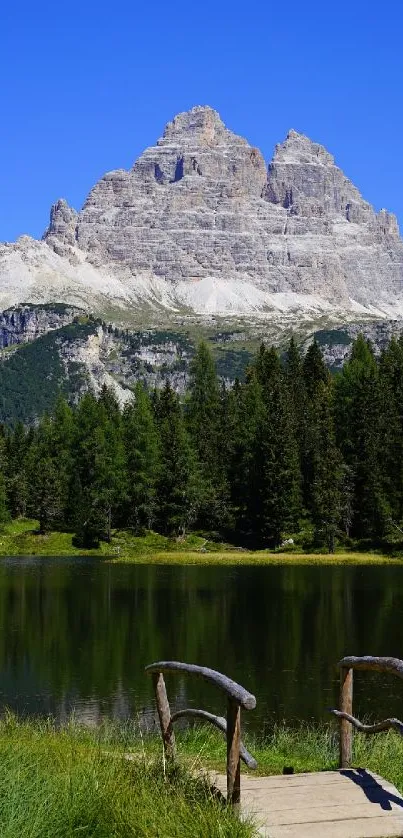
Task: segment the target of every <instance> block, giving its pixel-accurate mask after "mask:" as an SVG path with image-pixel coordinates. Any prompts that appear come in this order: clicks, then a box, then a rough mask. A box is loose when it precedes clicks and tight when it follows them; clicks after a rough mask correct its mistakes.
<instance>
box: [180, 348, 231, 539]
mask: <svg viewBox="0 0 403 838" xmlns="http://www.w3.org/2000/svg"><path fill="white" fill-rule="evenodd" d="M222 409H223V401H222V394H220V386H219V382H218V378H217V373H216V368H215V363H214V359H213V356H212V353H211V350H210V348H209V347H208V345H207V344H206V343H205V342H204V341H202V342H201V343H200V344H199V346H198V349H197V352H196V355H195V357H194V358H193V360H192V362H191V365H190V386H189V394H188V401H187V405H186V418H187V424H188V429H189V433H190V438H191V441H192V444H193V447H194V450H195V452H196V457H197V461H198V463H199V464H200V467H201V469H200V473H201V475H202V478H203V481H204V488H203V503H201V504H200V506H199V523H200V525H201V526H202V527H205V528H207V529H211V528H213V529H214V528H219V527H222V526H223V523H224V522H225V523H228V501H229V490H228V486H227V483H226V479H225V472H226V465H225V464H224V462H223V452H222V448H221V439H222V428H221V424H220V423H221V418H222Z"/></svg>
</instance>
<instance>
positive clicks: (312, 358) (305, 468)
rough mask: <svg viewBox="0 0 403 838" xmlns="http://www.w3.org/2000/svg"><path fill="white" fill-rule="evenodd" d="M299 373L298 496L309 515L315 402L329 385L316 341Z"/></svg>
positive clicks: (313, 468)
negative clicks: (301, 405)
mask: <svg viewBox="0 0 403 838" xmlns="http://www.w3.org/2000/svg"><path fill="white" fill-rule="evenodd" d="M302 373H303V387H304V418H303V434H302V437H301V438H300V439H301V443H302V444H301V448H300V452H301V472H302V497H303V503H304V507H305V509H306V510H307V512H308V514H309V515H312V511H313V503H314V501H313V482H314V471H315V459H316V454H315V446H316V438H317V432H318V431H317V419H318V412H319V404H320V402H321V398H322V388H323V387H328V386H330V375H329V371H328V369H327V368H326V364H325V362H324V360H323V356H322V353H321V350H320V347H319V344H318V343H317V341H316V340H314V341H313V342H312V343H311V345H310V347H309V349H308V351H307V353H306V355H305V358H304V360H303V363H302Z"/></svg>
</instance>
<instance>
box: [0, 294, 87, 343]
mask: <svg viewBox="0 0 403 838" xmlns="http://www.w3.org/2000/svg"><path fill="white" fill-rule="evenodd" d="M79 314H80V311H79V309H76V308H72V307H71V306H55V307H52V308H49V307H46V306H45V307H40V306H30V305H25V306H19V307H18V308H17V307H13V308H9V309H7V310H6V311H3V312H1V313H0V349H5V348H6V347H10V346H15V345H17V344H20V343H30V342H31V341H33V340H36V338H38V337H40V336H41V335H46V334H47V332H51V331H53V330H54V329H60V327H61V326H65V325H67V323H71V322H72V320H73V319H74V317H76V316H77V315H79Z"/></svg>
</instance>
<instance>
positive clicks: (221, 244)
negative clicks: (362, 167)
mask: <svg viewBox="0 0 403 838" xmlns="http://www.w3.org/2000/svg"><path fill="white" fill-rule="evenodd" d="M29 241H30V243H29V244H27V241H26V240H25V239H24V241H23V242H22V243H21V241H20V242H18V243H17V244H16V245H7V246H4V247H3V248H0V280H1V284H0V288H1V291H0V306H1V300H2V295H3V298H4V299H5V298H6V297H7V293H8V297H7V303H8V304H10V296H11V297H12V298H13V299H12V302H15V303H17V302H19V301H21V300H22V299H23V300H24V302H25V301H30V300H31V299H32V300H33V301H35V302H38V301H39V300H40V299H43V300H46V301H48V300H49V301H50V300H64V301H66V302H69V303H73V304H75V305H80V306H82V305H83V304H84V305H85V306H86V307H87V308H91V309H93V310H95V311H97V312H100V313H103V312H104V310H105V308H107V306H108V305H110V304H113V306H114V307H115V308H117V309H120V310H122V309H125V310H126V313H127V310H128V309H130V308H132V309H133V311H137V310H138V308H139V307H144V306H148V307H149V308H150V309H151V310H153V311H154V312H155V319H156V320H158V312H159V311H161V310H165V311H167V312H171V313H172V317H175V316H181V317H183V316H186V314H192V313H196V314H198V315H200V316H201V317H206V318H207V317H209V316H211V315H220V316H225V317H231V316H239V315H244V316H248V317H250V318H275V317H287V316H288V317H291V318H294V317H296V316H297V317H298V315H299V316H305V317H310V318H311V319H312V317H314V316H316V315H320V314H323V313H324V314H325V315H326V314H327V315H329V317H331V316H332V315H335V316H336V317H337V314H338V315H340V314H341V313H344V314H346V316H352V317H354V318H357V315H362V316H400V315H401V314H402V313H403V294H402V291H403V241H402V239H401V238H400V236H399V231H398V227H397V222H396V219H395V217H394V216H393V215H390V214H389V213H387V212H386V211H385V210H381V212H380V213H378V214H377V213H375V211H374V210H373V208H372V207H371V206H370V204H368V203H367V202H366V201H365V200H364V199H363V198H362V197H361V195H360V193H359V192H358V190H357V189H356V188H355V187H354V186H353V184H352V183H351V182H350V181H349V180H348V179H347V178H346V177H345V175H344V174H343V173H342V172H341V170H340V169H338V168H337V166H336V165H335V163H334V160H333V157H332V156H331V155H330V154H329V153H328V152H327V151H326V150H325V149H324V148H323V147H322V146H320V145H318V144H316V143H314V142H312V141H311V140H309V139H308V138H307V137H305V136H303V135H301V134H298V133H297V132H296V131H290V132H289V134H288V136H287V138H286V140H285V142H284V143H282V144H281V145H279V146H277V147H276V149H275V154H274V157H273V160H272V162H271V163H270V164H269V166H268V168H267V167H266V164H265V161H264V159H263V157H262V155H261V153H260V151H259V150H258V149H256V148H253V147H252V146H250V145H249V143H248V142H247V141H246V140H245V139H243V138H241V137H238V136H237V135H236V134H234V133H232V132H231V131H229V130H228V129H227V128H226V127H225V126H224V124H223V122H222V121H221V119H220V117H219V115H218V113H217V112H216V111H214V110H212V109H211V108H208V107H196V108H193V109H192V110H190V111H188V112H187V113H183V114H179V115H178V116H177V117H175V119H174V120H173V121H172V122H170V123H168V125H167V127H166V129H165V131H164V134H163V136H162V138H161V139H160V140H158V142H157V144H156V145H155V146H152V147H150V148H148V149H147V150H146V151H145V152H144V153H143V154H142V155H141V156H140V158H139V159H138V160H137V161H136V163H135V164H134V166H133V168H132V169H131V170H130V171H126V170H123V169H119V170H117V171H113V172H109V173H108V174H106V175H105V176H104V177H103V178H101V180H100V181H99V182H98V183H97V184H96V185H95V186H94V187H93V189H92V190H91V192H90V194H89V196H88V198H87V200H86V201H85V204H84V206H83V208H82V210H81V211H80V212H79V213H76V212H75V211H74V210H72V209H71V208H70V207H69V206H68V205H67V204H66V202H65V201H58V202H57V203H56V204H55V205H54V206H53V207H52V210H51V217H50V223H49V227H48V229H47V230H46V233H45V234H44V240H43V242H41V243H35V242H32V240H29ZM35 249H36V250H35ZM28 251H29V252H28ZM41 295H42V297H41Z"/></svg>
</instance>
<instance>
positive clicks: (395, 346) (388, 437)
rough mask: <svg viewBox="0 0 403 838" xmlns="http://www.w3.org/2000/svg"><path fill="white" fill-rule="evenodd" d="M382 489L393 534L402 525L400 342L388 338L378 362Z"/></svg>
mask: <svg viewBox="0 0 403 838" xmlns="http://www.w3.org/2000/svg"><path fill="white" fill-rule="evenodd" d="M379 395H380V411H379V413H380V439H381V461H382V468H381V480H382V489H383V492H384V494H385V497H386V499H387V504H388V507H389V509H390V516H391V521H390V524H391V527H392V530H393V531H394V533H395V534H397V533H399V532H400V531H401V529H402V525H403V341H402V339H401V338H400V339H399V340H398V341H397V340H396V339H395V338H392V340H391V342H390V344H389V346H388V347H387V348H386V349H385V350H384V352H383V353H382V356H381V359H380V364H379Z"/></svg>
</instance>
